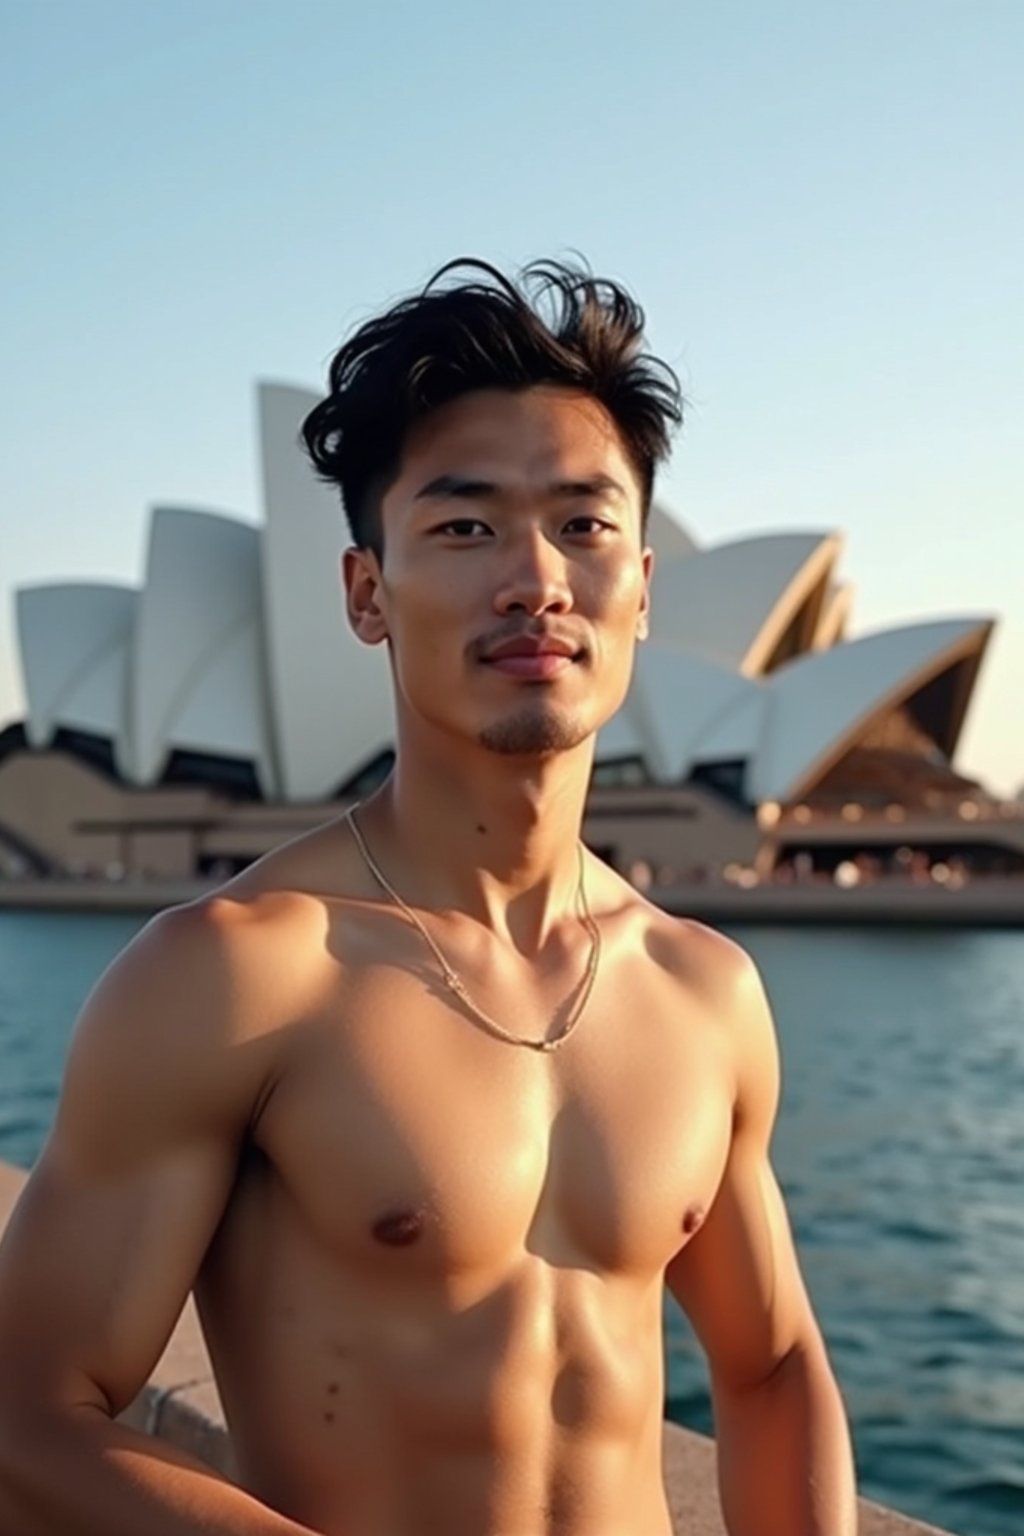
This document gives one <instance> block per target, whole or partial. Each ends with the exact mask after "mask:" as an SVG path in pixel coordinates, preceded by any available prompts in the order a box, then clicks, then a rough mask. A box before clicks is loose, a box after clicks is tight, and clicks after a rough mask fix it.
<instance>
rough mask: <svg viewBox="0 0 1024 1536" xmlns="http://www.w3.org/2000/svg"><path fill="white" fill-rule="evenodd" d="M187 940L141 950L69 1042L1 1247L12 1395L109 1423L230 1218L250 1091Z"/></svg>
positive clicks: (207, 952) (152, 938) (166, 939)
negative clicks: (84, 1405)
mask: <svg viewBox="0 0 1024 1536" xmlns="http://www.w3.org/2000/svg"><path fill="white" fill-rule="evenodd" d="M168 927H169V929H170V931H168ZM195 928H196V922H195V921H193V920H192V919H191V918H186V919H185V920H184V922H181V921H179V922H177V923H176V924H175V923H174V922H172V923H171V924H170V925H167V924H165V925H164V926H163V928H162V929H158V930H156V931H155V932H154V933H152V934H150V935H148V936H147V937H146V938H144V939H143V940H142V941H141V942H140V943H139V944H138V945H137V946H136V947H135V948H134V949H133V951H132V953H130V954H129V955H127V956H125V957H124V959H123V961H121V962H118V964H117V965H116V966H115V967H114V968H113V969H112V971H111V972H110V973H108V976H107V977H105V978H104V981H103V982H102V983H101V984H100V986H99V987H98V988H97V989H96V992H95V993H94V994H93V997H92V998H91V999H90V1001H89V1003H88V1004H87V1006H86V1008H85V1010H84V1012H83V1015H82V1018H81V1019H80V1021H79V1024H78V1026H77V1028H76V1034H75V1039H74V1043H73V1046H72V1049H71V1052H70V1054H69V1060H68V1066H67V1069H66V1073H65V1081H64V1087H63V1092H62V1096H61V1103H60V1106H59V1109H58V1113H57V1119H56V1124H55V1127H54V1130H53V1133H52V1135H51V1137H50V1140H49V1142H48V1144H47V1146H46V1148H45V1150H44V1152H43V1155H42V1157H41V1158H40V1160H39V1163H38V1164H37V1166H36V1169H35V1170H34V1171H33V1174H32V1177H31V1178H30V1180H29V1182H28V1185H27V1187H26V1189H25V1191H24V1193H23V1195H22V1198H21V1200H20V1201H19V1203H18V1206H17V1208H16V1210H15V1212H14V1214H13V1216H12V1218H11V1221H10V1223H9V1227H8V1231H7V1234H6V1235H5V1238H4V1242H3V1245H2V1247H0V1358H2V1360H3V1364H4V1372H3V1373H0V1374H5V1373H8V1390H10V1380H11V1375H10V1374H9V1373H17V1374H18V1376H19V1379H20V1380H22V1381H23V1382H24V1383H25V1387H26V1390H28V1388H29V1387H31V1388H32V1390H33V1392H36V1393H37V1394H39V1395H42V1396H46V1397H47V1398H48V1399H50V1400H52V1401H57V1400H60V1401H64V1402H67V1401H70V1400H82V1398H83V1397H84V1398H85V1399H90V1398H96V1397H97V1394H101V1399H100V1398H97V1400H99V1401H100V1406H109V1407H110V1408H112V1409H113V1411H115V1412H116V1411H118V1410H119V1409H120V1408H121V1407H122V1406H123V1405H124V1403H125V1402H127V1401H130V1399H131V1398H132V1396H134V1394H135V1392H136V1391H137V1390H138V1388H139V1387H140V1386H141V1385H142V1382H143V1381H144V1380H145V1378H146V1376H147V1375H148V1373H149V1371H150V1370H151V1368H152V1366H153V1364H154V1363H155V1360H156V1359H157V1358H158V1356H159V1354H160V1351H161V1350H162V1348H163V1345H164V1343H165V1342H166V1339H167V1337H168V1335H169V1333H170V1330H171V1329H172V1328H173V1326H174V1322H175V1320H176V1318H177V1315H178V1312H179V1311H180V1308H181V1306H182V1303H183V1302H184V1299H185V1296H186V1295H187V1293H188V1289H189V1286H190V1285H191V1283H192V1280H193V1278H194V1276H195V1273H196V1270H197V1268H198V1266H199V1264H200V1262H201V1260H202V1256H203V1254H204V1252H205V1249H206V1247H207V1245H208V1243H209V1240H210V1237H211V1235H212V1233H213V1231H214V1229H215V1227H216V1224H217V1221H218V1220H219V1217H220V1215H221V1213H222V1211H223V1208H224V1203H225V1201H226V1199H227V1195H228V1192H229V1190H230V1188H231V1181H232V1178H233V1173H234V1166H235V1158H236V1150H237V1143H238V1137H239V1132H240V1129H241V1127H242V1125H244V1117H243V1110H244V1103H245V1085H244V1083H240V1082H239V1081H238V1078H237V1074H236V1073H233V1070H232V1063H231V1059H230V1045H229V1041H228V1035H227V1032H226V1031H225V1030H224V1029H223V1028H222V1025H221V1021H220V1020H219V1019H218V1017H217V1006H218V1005H217V988H218V980H217V966H216V965H211V952H212V950H211V944H210V935H209V934H205V933H203V932H199V933H196V932H194V931H192V930H194V929H195ZM92 1389H95V1392H93V1390H92Z"/></svg>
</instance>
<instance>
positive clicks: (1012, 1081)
mask: <svg viewBox="0 0 1024 1536" xmlns="http://www.w3.org/2000/svg"><path fill="white" fill-rule="evenodd" d="M139 921H140V920H137V919H133V918H131V917H124V916H113V915H103V916H99V915H97V916H86V915H74V916H69V915H61V914H49V913H19V912H0V1157H2V1158H7V1159H8V1160H10V1161H13V1162H16V1163H20V1164H21V1165H23V1166H26V1167H27V1166H29V1164H30V1163H31V1161H32V1159H33V1158H34V1157H35V1155H36V1153H37V1152H38V1150H39V1147H40V1146H41V1144H42V1141H43V1139H44V1137H45V1135H46V1131H47V1128H48V1126H49V1124H50V1120H51V1118H52V1114H53V1109H54V1105H55V1102H56V1095H57V1091H58V1087H59V1081H60V1074H61V1068H62V1062H63V1057H64V1052H65V1049H66V1044H67V1038H68V1033H69V1029H70V1025H71V1023H72V1020H73V1017H74V1015H75V1013H76V1011H77V1009H78V1007H79V1006H80V1004H81V1002H82V1000H83V998H84V997H85V995H86V993H87V991H88V990H89V987H90V986H91V985H92V983H93V981H94V980H95V979H96V977H97V976H98V975H99V973H100V971H101V970H102V969H103V967H104V966H105V965H106V963H107V962H108V961H109V960H110V959H111V958H112V957H113V955H114V954H115V953H116V952H117V951H118V950H119V949H120V948H121V946H122V945H123V944H124V943H125V942H127V940H128V939H129V938H130V937H131V935H132V933H133V932H134V931H135V929H136V928H137V927H138V926H139ZM735 937H738V938H739V939H740V940H741V941H742V942H743V943H745V944H746V945H747V946H748V948H750V950H751V951H752V952H753V954H754V955H755V957H756V959H757V960H758V962H759V964H760V965H761V969H762V971H763V974H764V976H765V979H766V982H767V985H768V990H769V994H770V996H771V998H772V1001H773V1004H774V1006H775V1012H776V1017H777V1020H778V1026H779V1036H780V1042H781V1046H782V1054H783V1070H784V1095H783V1103H782V1108H781V1112H780V1116H779V1124H778V1130H777V1133H776V1139H775V1149H774V1150H775V1163H776V1168H777V1171H778V1174H779V1178H780V1182H781V1184H782V1186H783V1189H784V1192H785V1194H786V1198H787V1201H788V1204H789V1209H790V1214H791V1217H792V1221H793V1225H794V1229H795V1232H796V1237H797V1243H798V1247H799V1250H800V1254H801V1258H802V1262H803V1267H804V1273H805V1276H806V1278H807V1281H808V1286H809V1289H810V1291H811V1294H812V1296H813V1298H814V1302H815V1306H816V1309H817V1311H818V1315H819V1317H820V1319H821V1322H822V1325H823V1328H824V1331H825V1335H826V1338H827V1340H828V1343H829V1347H830V1351H831V1354H832V1359H833V1362H834V1365H835V1368H836V1372H837V1375H838V1377H839V1380H840V1384H841V1386H842V1389H843V1393H844V1396H845V1399H846V1402H847V1406H848V1409H849V1412H850V1416H851V1421H852V1424H853V1430H854V1439H855V1444H856V1451H857V1461H858V1471H859V1482H860V1487H861V1491H862V1492H863V1493H865V1494H866V1495H867V1496H869V1497H871V1498H875V1499H878V1500H879V1501H880V1502H882V1503H885V1504H889V1505H892V1506H893V1507H895V1508H897V1509H900V1510H903V1511H905V1512H906V1513H908V1514H913V1515H917V1516H918V1517H920V1518H921V1519H925V1520H930V1521H933V1522H934V1523H935V1524H937V1525H941V1526H946V1527H947V1528H948V1529H950V1530H952V1531H955V1532H958V1533H963V1536H1019V1533H1020V1532H1021V1531H1022V1530H1024V933H1021V932H1019V931H1017V932H1013V931H1008V932H995V931H984V930H957V931H944V930H940V929H930V930H921V929H916V930H909V929H899V928H886V929H850V930H844V929H828V930H822V929H799V928H784V929H783V928H774V929H773V928H763V927H761V928H756V929H750V930H749V931H747V932H745V933H740V932H738V931H737V932H736V933H735ZM683 1130H684V1128H683ZM666 1316H667V1324H668V1329H667V1338H668V1399H669V1400H668V1409H669V1413H670V1415H671V1416H672V1417H673V1418H676V1419H678V1420H679V1421H680V1422H683V1423H687V1424H690V1425H691V1426H693V1427H695V1428H698V1429H708V1428H709V1427H710V1413H709V1407H708V1398H707V1388H706V1374H705V1370H704V1367H703V1364H702V1361H701V1357H700V1353H699V1350H698V1349H697V1348H696V1346H695V1344H694V1342H693V1340H692V1337H691V1336H690V1334H689V1330H688V1328H687V1325H686V1324H685V1321H684V1320H683V1319H682V1318H681V1316H680V1314H679V1313H678V1311H677V1310H676V1309H675V1308H674V1306H672V1304H671V1303H668V1304H667V1310H666Z"/></svg>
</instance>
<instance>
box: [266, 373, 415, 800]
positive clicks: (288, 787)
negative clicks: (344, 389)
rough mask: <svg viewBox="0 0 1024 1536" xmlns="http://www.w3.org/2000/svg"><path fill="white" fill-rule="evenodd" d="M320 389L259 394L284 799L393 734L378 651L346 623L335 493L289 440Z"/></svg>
mask: <svg viewBox="0 0 1024 1536" xmlns="http://www.w3.org/2000/svg"><path fill="white" fill-rule="evenodd" d="M318 399H319V396H317V395H314V394H310V393H309V392H307V391H306V390H301V389H293V388H291V387H289V386H287V385H281V384H264V385H262V386H261V387H260V391H259V416H260V444H261V449H262V460H263V488H264V511H265V533H264V538H265V541H266V542H265V550H266V558H265V560H264V564H263V619H264V624H265V626H266V647H267V666H268V673H269V679H270V694H271V706H272V710H273V730H274V738H275V741H276V743H277V752H278V762H279V765H280V774H281V789H282V792H283V795H284V797H285V799H286V800H316V799H320V798H322V797H324V796H325V795H329V794H331V793H333V791H334V790H335V789H336V787H337V785H338V784H339V782H341V781H342V780H344V779H345V778H346V777H347V776H349V775H350V774H352V773H354V772H355V771H356V770H357V769H358V768H359V767H361V766H362V765H363V764H365V763H367V762H369V761H371V760H372V759H373V758H374V757H376V756H377V755H378V754H379V753H380V752H381V751H382V750H383V749H385V748H386V747H388V746H390V745H391V744H392V743H393V741H394V734H395V723H394V710H393V707H392V703H391V680H390V676H389V673H388V664H387V653H386V650H385V648H384V647H383V646H372V647H371V646H366V645H363V644H362V642H361V641H359V640H357V639H356V637H355V635H354V634H353V633H352V630H351V629H350V627H349V624H348V620H347V617H346V614H345V607H344V601H343V593H342V585H341V574H340V564H339V559H340V552H341V550H342V549H343V547H344V546H345V545H346V544H347V543H348V537H347V533H346V530H345V525H344V520H343V514H342V509H341V504H340V501H339V498H338V493H337V491H336V490H335V489H334V488H333V487H330V486H326V485H323V484H321V483H320V482H319V481H318V480H316V478H315V477H314V475H313V472H312V470H311V469H310V466H309V463H308V461H307V460H306V458H305V457H304V455H303V454H302V453H301V451H300V449H299V446H298V435H299V428H300V426H301V423H302V420H303V417H304V416H306V414H307V413H308V412H309V411H310V410H311V409H312V407H313V406H314V405H315V404H316V403H317V400H318Z"/></svg>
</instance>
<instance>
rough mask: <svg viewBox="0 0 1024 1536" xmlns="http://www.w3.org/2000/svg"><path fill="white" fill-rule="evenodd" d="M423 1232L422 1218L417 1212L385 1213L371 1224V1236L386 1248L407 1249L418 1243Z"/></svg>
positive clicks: (395, 1211)
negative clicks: (410, 1245) (411, 1244)
mask: <svg viewBox="0 0 1024 1536" xmlns="http://www.w3.org/2000/svg"><path fill="white" fill-rule="evenodd" d="M422 1232H423V1217H422V1215H421V1213H420V1212H419V1211H413V1210H409V1209H408V1208H406V1209H402V1210H394V1211H385V1213H384V1215H383V1216H378V1217H377V1220H376V1221H375V1222H374V1224H373V1235H374V1237H375V1238H376V1239H377V1241H378V1243H384V1244H385V1245H386V1246H387V1247H388V1248H407V1247H408V1246H409V1244H410V1243H415V1242H417V1241H418V1239H419V1237H420V1235H421V1234H422Z"/></svg>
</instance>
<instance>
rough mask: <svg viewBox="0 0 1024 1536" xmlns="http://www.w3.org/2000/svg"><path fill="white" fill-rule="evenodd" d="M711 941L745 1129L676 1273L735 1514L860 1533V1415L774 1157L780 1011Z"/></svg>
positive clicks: (707, 940)
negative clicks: (799, 1246)
mask: <svg viewBox="0 0 1024 1536" xmlns="http://www.w3.org/2000/svg"><path fill="white" fill-rule="evenodd" d="M698 942H699V943H701V944H702V945H703V946H706V947H707V949H708V951H709V953H708V955H707V956H706V964H707V972H706V974H707V976H708V978H709V982H708V990H709V992H710V993H711V994H712V997H713V1002H714V1006H715V1009H716V1013H717V1015H718V1017H719V1018H720V1019H721V1020H722V1021H723V1027H725V1028H726V1029H727V1030H728V1031H729V1033H730V1035H731V1037H732V1040H731V1044H732V1056H733V1060H734V1062H735V1073H736V1077H735V1103H734V1112H733V1139H732V1145H731V1150H730V1154H729V1158H728V1162H727V1164H726V1168H725V1173H724V1175H723V1178H722V1182H721V1185H720V1186H719V1189H718V1193H717V1195H716V1197H715V1200H714V1203H713V1205H712V1208H711V1210H710V1212H709V1214H708V1217H707V1220H706V1221H705V1223H704V1226H703V1227H702V1228H701V1230H700V1231H699V1232H698V1233H697V1235H696V1237H695V1238H694V1239H693V1240H692V1241H691V1242H690V1243H689V1244H687V1245H686V1247H684V1248H683V1249H682V1250H681V1252H680V1253H679V1255H678V1257H677V1258H676V1259H674V1260H673V1262H672V1264H671V1265H670V1266H669V1268H668V1271H667V1273H666V1280H667V1282H668V1284H669V1287H670V1289H671V1290H672V1293H673V1295H674V1296H675V1297H676V1300H677V1301H678V1302H679V1304H680V1305H681V1306H682V1308H683V1310H684V1311H685V1312H686V1314H687V1315H688V1317H689V1319H690V1321H691V1323H692V1324H693V1327H694V1330H695V1332H696V1334H697V1337H698V1338H699V1340H700V1342H701V1344H702V1345H703V1347H704V1350H705V1352H706V1354H707V1357H708V1365H709V1368H710V1374H711V1388H712V1397H713V1402H714V1413H715V1433H716V1440H717V1444H718V1477H719V1490H720V1496H721V1501H722V1510H723V1514H724V1516H725V1521H726V1525H727V1527H728V1530H729V1532H730V1536H853V1533H854V1531H855V1529H856V1523H857V1516H856V1495H855V1489H854V1471H853V1457H852V1452H851V1448H850V1437H849V1431H848V1428H847V1423H846V1415H845V1412H844V1410H843V1405H842V1400H841V1398H840V1395H839V1389H838V1387H837V1386H836V1382H835V1378H834V1376H833V1374H832V1371H831V1368H830V1366H829V1362H828V1357H827V1354H826V1351H825V1346H824V1343H823V1341H822V1337H821V1333H820V1331H819V1329H818V1325H817V1323H816V1321H815V1318H814V1314H813V1312H812V1310H811V1305H810V1302H809V1300H808V1297H807V1292H806V1290H805V1288H804V1284H803V1280H802V1278H801V1275H800V1269H799V1265H798V1263H797V1257H796V1253H795V1250H794V1247H793V1240H792V1236H791V1234H790V1229H789V1223H788V1221H787V1219H786V1212H785V1208H784V1205H783V1201H782V1196H781V1194H780V1192H779V1187H778V1184H777V1183H776V1181H775V1176H774V1174H773V1172H772V1168H771V1163H770V1161H769V1143H770V1139H771V1132H772V1126H773V1124H774V1120H775V1114H776V1110H777V1106H778V1097H779V1062H778V1049H777V1045H776V1040H775V1031H774V1028H773V1025H772V1020H771V1014H770V1011H769V1008H768V1004H767V1001H766V999H765V995H764V989H763V987H762V985H761V982H760V978H759V976H758V974H757V970H756V968H755V966H754V964H753V962H752V961H751V960H750V959H749V957H748V956H746V955H745V954H744V953H743V952H742V951H741V950H739V949H738V948H737V947H736V946H735V945H732V944H730V943H729V941H727V940H724V939H720V938H719V937H718V936H717V935H711V934H705V935H702V936H701V938H700V939H699V940H698Z"/></svg>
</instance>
